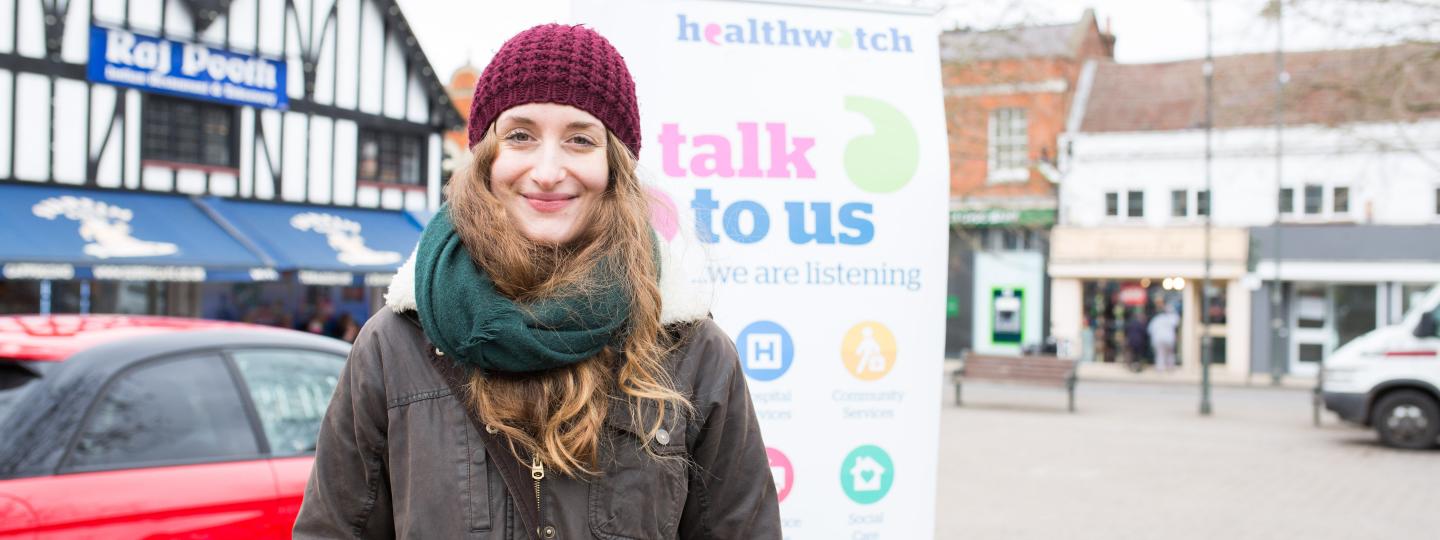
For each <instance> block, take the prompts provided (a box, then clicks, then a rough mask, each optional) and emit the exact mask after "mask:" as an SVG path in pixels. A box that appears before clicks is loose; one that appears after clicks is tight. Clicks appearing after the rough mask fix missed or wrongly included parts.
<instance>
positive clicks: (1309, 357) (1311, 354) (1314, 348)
mask: <svg viewBox="0 0 1440 540" xmlns="http://www.w3.org/2000/svg"><path fill="white" fill-rule="evenodd" d="M1324 359H1325V346H1324V345H1321V344H1318V343H1302V344H1300V361H1301V362H1308V363H1312V364H1318V363H1320V361H1322V360H1324Z"/></svg>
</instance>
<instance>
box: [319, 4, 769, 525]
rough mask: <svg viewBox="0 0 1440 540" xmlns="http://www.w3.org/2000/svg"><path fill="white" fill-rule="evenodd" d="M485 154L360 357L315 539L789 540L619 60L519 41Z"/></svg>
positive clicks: (497, 90)
mask: <svg viewBox="0 0 1440 540" xmlns="http://www.w3.org/2000/svg"><path fill="white" fill-rule="evenodd" d="M469 136H470V143H471V148H472V160H471V163H470V164H469V166H467V167H466V168H464V169H463V170H461V171H459V172H457V173H456V174H455V176H454V177H452V178H451V180H450V182H449V185H448V186H447V188H446V189H447V195H448V196H449V202H447V203H446V204H445V205H444V206H442V207H441V209H440V211H439V213H438V214H437V215H436V216H435V218H434V220H432V221H431V223H430V224H429V225H428V226H427V227H426V229H425V232H424V234H423V235H422V237H421V240H420V245H419V246H418V247H417V249H416V253H415V255H414V256H412V258H411V260H410V261H409V262H407V263H406V264H405V265H404V266H403V267H402V268H401V270H400V271H399V273H397V275H396V277H395V280H394V281H393V283H392V285H391V287H390V291H389V294H388V295H387V297H386V302H387V305H388V306H389V309H387V310H383V311H382V312H381V313H379V314H377V315H376V316H374V317H372V318H371V319H370V320H369V321H368V322H367V323H366V324H365V327H364V328H363V329H362V330H361V332H360V335H359V337H358V339H357V340H356V342H355V346H354V348H353V349H352V351H351V354H350V359H349V361H348V362H347V364H346V367H345V371H344V373H343V374H342V376H341V379H340V382H339V385H338V387H337V388H336V391H335V395H334V397H333V399H332V401H331V403H330V408H329V411H328V412H327V414H326V418H325V422H324V423H323V425H322V427H321V430H320V434H319V443H318V446H317V448H316V454H315V464H314V469H313V472H312V473H311V477H310V483H309V485H308V486H307V488H306V492H305V500H304V503H303V505H302V507H301V510H300V515H299V518H298V520H297V522H296V524H295V529H294V535H295V537H297V538H334V537H360V538H389V537H397V536H398V537H411V538H486V539H519V538H542V539H552V538H589V537H598V538H647V539H648V538H747V539H749V538H780V521H779V509H778V503H777V500H776V491H775V486H774V482H773V479H772V477H771V473H770V469H769V465H768V460H767V458H766V454H765V445H764V442H763V441H762V440H761V437H760V431H759V426H758V424H757V422H756V420H755V415H754V411H753V409H752V407H751V403H750V399H749V392H748V390H747V389H746V385H745V377H744V374H743V373H742V371H741V370H740V366H739V361H738V359H737V358H736V355H735V350H734V347H733V345H732V343H731V341H730V339H729V338H728V337H726V336H725V334H724V333H723V332H722V331H721V330H720V329H719V328H718V327H717V326H716V325H715V324H714V323H713V322H712V321H710V320H709V318H708V294H707V293H705V292H704V291H699V290H696V289H694V288H693V286H692V285H691V284H690V283H691V280H690V279H689V277H687V276H685V275H683V274H684V269H685V268H686V265H685V264H683V263H682V262H680V259H681V258H682V257H684V256H686V255H685V254H684V253H678V252H677V249H676V244H677V243H681V242H683V241H684V239H682V238H675V239H672V240H671V241H664V240H662V239H661V238H659V237H658V236H657V235H656V234H655V232H654V231H653V230H652V227H651V224H650V219H649V217H650V215H651V209H650V206H651V203H650V198H649V196H648V195H647V192H646V190H645V188H644V187H643V186H642V185H641V183H640V181H639V180H638V178H637V176H636V174H635V155H636V154H637V153H638V152H639V151H640V143H641V137H640V121H639V113H638V110H637V108H636V100H635V86H634V81H633V80H632V79H631V77H630V74H629V71H628V70H627V68H626V66H625V63H624V60H623V59H622V58H621V57H620V55H619V53H618V52H616V51H615V49H614V48H613V47H612V46H611V45H610V43H609V42H608V41H606V40H605V38H603V37H601V36H600V35H599V34H597V33H595V32H594V31H592V30H589V29H586V28H582V27H579V26H563V25H544V26H537V27H535V28H531V29H529V30H526V31H524V32H521V33H520V34H518V35H516V36H515V37H514V38H511V39H510V41H508V42H506V44H505V45H504V46H503V47H502V48H501V49H500V51H499V52H498V53H497V54H496V56H495V58H494V60H492V61H491V63H490V65H489V66H488V67H486V69H485V72H484V73H483V74H482V75H481V77H480V79H479V81H478V82H477V84H476V89H475V100H474V103H473V106H472V110H471V114H470V123H469ZM686 232H689V231H686ZM682 236H684V235H683V234H682Z"/></svg>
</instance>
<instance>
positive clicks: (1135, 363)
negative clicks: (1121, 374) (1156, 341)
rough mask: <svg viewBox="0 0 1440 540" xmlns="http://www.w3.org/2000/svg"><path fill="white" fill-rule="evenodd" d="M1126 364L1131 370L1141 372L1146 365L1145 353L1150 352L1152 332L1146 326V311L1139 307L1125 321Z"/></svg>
mask: <svg viewBox="0 0 1440 540" xmlns="http://www.w3.org/2000/svg"><path fill="white" fill-rule="evenodd" d="M1125 350H1126V359H1125V364H1126V365H1127V366H1128V367H1129V368H1130V371H1134V372H1136V373H1139V372H1140V370H1141V369H1143V368H1144V366H1145V353H1147V352H1150V332H1149V329H1147V328H1146V326H1145V313H1144V312H1142V311H1141V310H1139V309H1136V310H1135V311H1133V312H1131V313H1130V319H1129V320H1127V321H1126V322H1125Z"/></svg>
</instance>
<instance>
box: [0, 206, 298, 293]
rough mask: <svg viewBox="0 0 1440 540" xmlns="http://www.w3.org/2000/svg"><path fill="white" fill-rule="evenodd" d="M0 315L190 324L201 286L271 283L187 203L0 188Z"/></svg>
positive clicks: (240, 247)
mask: <svg viewBox="0 0 1440 540" xmlns="http://www.w3.org/2000/svg"><path fill="white" fill-rule="evenodd" d="M0 226H3V227H4V228H5V229H6V230H7V231H9V232H8V233H7V234H6V236H7V239H6V240H5V242H0V265H3V266H0V313H41V314H47V313H125V314H136V315H173V316H184V317H193V316H197V315H198V314H199V312H200V301H199V295H200V290H201V288H202V287H204V286H206V285H207V284H220V283H225V284H230V283H257V282H264V281H272V280H274V279H276V278H277V277H278V276H277V274H276V272H275V269H274V268H273V267H272V266H271V265H268V264H267V263H266V262H265V260H264V258H263V255H262V254H260V253H258V252H256V251H255V250H253V249H250V248H248V247H247V246H246V245H245V243H244V240H243V239H241V238H237V237H236V236H234V235H232V234H230V233H229V232H227V231H226V230H225V229H224V228H223V227H221V226H220V225H219V224H217V223H215V222H214V221H213V220H211V219H210V218H209V216H208V215H207V214H206V211H205V209H204V208H203V207H202V206H200V205H199V203H198V201H196V200H194V199H192V198H189V197H178V196H171V195H159V194H148V193H129V192H121V191H113V190H86V189H79V188H71V187H57V186H40V185H35V186H29V185H19V184H10V185H0Z"/></svg>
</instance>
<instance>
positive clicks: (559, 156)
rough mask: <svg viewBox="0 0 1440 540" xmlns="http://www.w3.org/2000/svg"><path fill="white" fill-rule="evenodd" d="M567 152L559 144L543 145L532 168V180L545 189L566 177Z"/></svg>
mask: <svg viewBox="0 0 1440 540" xmlns="http://www.w3.org/2000/svg"><path fill="white" fill-rule="evenodd" d="M564 161H565V152H564V151H563V150H562V149H561V148H560V146H559V145H558V144H546V145H542V147H541V149H540V152H538V153H537V155H536V160H535V165H534V166H533V167H531V168H530V180H532V181H534V182H535V183H536V184H539V185H540V187H541V188H543V189H550V188H552V187H555V185H556V184H559V183H560V181H561V180H564V179H565V163H564Z"/></svg>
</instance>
